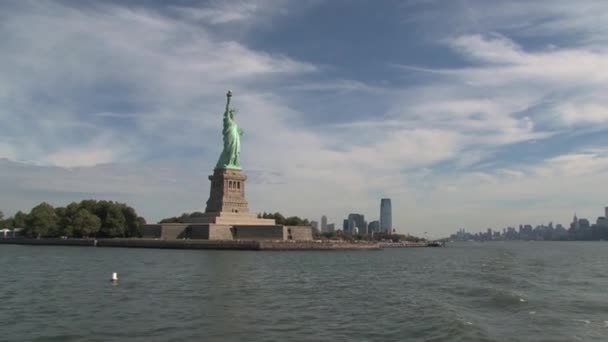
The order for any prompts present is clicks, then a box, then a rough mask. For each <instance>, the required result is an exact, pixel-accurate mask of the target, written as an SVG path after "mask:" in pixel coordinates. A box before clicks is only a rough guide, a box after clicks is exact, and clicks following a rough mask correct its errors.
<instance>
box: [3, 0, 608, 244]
mask: <svg viewBox="0 0 608 342" xmlns="http://www.w3.org/2000/svg"><path fill="white" fill-rule="evenodd" d="M0 22H1V23H2V24H1V25H0V41H2V42H3V43H2V48H1V49H0V158H1V160H0V189H2V191H0V209H1V210H3V211H5V212H6V213H8V214H12V213H14V212H15V211H16V210H19V209H21V210H25V209H29V208H30V207H31V206H33V205H35V204H36V203H39V202H41V201H48V202H50V203H52V204H54V205H65V204H66V203H68V202H70V201H73V200H80V199H83V198H90V197H93V198H104V199H115V200H120V201H126V202H128V203H130V204H132V205H134V206H135V207H136V208H137V209H138V211H139V212H140V213H141V214H142V215H144V216H145V217H146V218H147V219H148V220H149V221H155V220H158V219H160V218H162V217H166V216H172V215H175V214H179V213H181V212H184V211H193V210H201V209H202V208H204V203H205V201H206V199H207V196H208V191H209V184H208V180H207V178H206V176H207V175H208V174H209V173H210V172H211V169H212V168H213V166H214V164H215V162H216V160H217V157H218V155H219V152H220V149H221V134H220V128H221V115H222V107H223V104H224V100H225V97H224V94H225V92H226V90H227V89H232V91H233V92H234V98H233V99H234V105H235V106H236V107H237V108H238V109H239V113H238V115H237V120H238V122H239V124H240V126H241V127H242V128H243V129H244V131H245V135H244V136H243V151H242V157H243V164H244V168H245V170H246V171H247V173H248V175H249V186H248V194H247V195H248V198H249V201H250V203H251V209H252V210H254V211H281V212H284V213H286V214H289V215H300V216H305V217H308V218H311V219H318V218H319V217H320V216H321V215H322V214H327V215H328V217H329V220H330V222H336V223H338V224H340V222H341V220H342V218H343V217H344V216H346V215H347V214H348V213H350V212H361V213H363V214H365V215H366V218H367V219H368V220H371V219H377V217H378V214H379V202H380V198H381V197H391V198H392V199H393V210H394V211H395V212H394V219H393V222H394V223H395V226H396V228H397V229H398V230H399V231H401V232H409V233H413V234H422V233H423V232H425V231H428V232H429V234H430V235H434V236H442V235H445V234H447V233H449V232H451V231H453V230H455V229H456V228H457V227H467V228H470V229H471V230H476V229H484V228H486V227H502V226H508V225H517V224H519V223H532V224H540V223H546V222H549V221H554V222H555V221H556V222H561V223H567V222H568V220H570V218H571V216H572V214H573V212H574V211H576V212H577V213H578V214H579V216H586V217H589V218H590V219H592V220H594V219H595V218H596V217H597V216H599V215H601V213H602V207H603V206H605V205H608V202H607V201H606V196H605V194H606V190H605V187H604V186H603V184H605V182H606V180H607V177H606V170H607V169H608V148H606V143H607V142H608V134H606V133H607V130H608V100H606V97H605V94H606V93H607V90H608V45H607V44H608V24H607V23H608V3H606V2H605V1H577V2H573V1H560V0H553V1H533V2H531V1H471V0H469V1H464V0H459V1H425V0H415V1H381V2H380V1H379V2H370V1H321V0H312V1H288V0H277V1H262V0H260V1H202V2H199V1H176V2H172V3H170V2H164V1H163V2H161V1H158V2H154V1H130V2H128V4H127V3H125V2H122V1H113V2H112V1H107V2H93V1H78V2H76V1H73V2H72V1H55V2H45V1H12V2H10V1H5V2H2V3H1V4H0Z"/></svg>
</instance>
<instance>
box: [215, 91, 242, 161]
mask: <svg viewBox="0 0 608 342" xmlns="http://www.w3.org/2000/svg"><path fill="white" fill-rule="evenodd" d="M231 97H232V92H231V91H230V90H228V94H226V98H227V100H226V111H225V112H224V129H223V130H222V134H223V135H224V149H223V150H222V154H221V155H220V159H219V160H218V161H217V165H216V166H215V168H216V169H237V170H240V169H241V135H243V130H242V129H240V128H239V126H238V125H237V124H236V121H234V114H236V110H235V109H230V98H231Z"/></svg>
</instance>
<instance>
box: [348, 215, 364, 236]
mask: <svg viewBox="0 0 608 342" xmlns="http://www.w3.org/2000/svg"><path fill="white" fill-rule="evenodd" d="M347 221H348V230H347V231H345V232H346V233H350V234H357V233H361V234H366V233H367V222H365V215H362V214H355V213H352V214H348V220H347ZM355 228H359V229H355ZM355 232H356V233H355Z"/></svg>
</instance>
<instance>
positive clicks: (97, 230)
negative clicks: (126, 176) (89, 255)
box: [0, 199, 146, 238]
mask: <svg viewBox="0 0 608 342" xmlns="http://www.w3.org/2000/svg"><path fill="white" fill-rule="evenodd" d="M0 223H1V226H2V227H3V228H8V229H20V231H19V234H20V235H22V236H26V237H30V238H40V237H75V238H87V237H96V238H114V237H139V236H141V227H142V226H143V225H144V224H146V220H145V219H144V218H143V217H141V216H139V215H137V212H136V211H135V209H133V208H132V207H130V206H128V205H127V204H125V203H119V202H113V201H97V200H92V199H90V200H83V201H80V202H79V203H76V202H72V203H70V204H68V205H67V206H65V207H57V208H54V207H53V206H52V205H50V204H48V203H46V202H42V203H40V204H38V205H37V206H35V207H33V208H32V209H31V210H30V212H29V213H24V212H22V211H18V212H17V213H16V214H15V215H14V216H12V217H9V218H7V219H4V215H3V214H2V212H1V211H0Z"/></svg>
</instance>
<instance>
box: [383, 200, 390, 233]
mask: <svg viewBox="0 0 608 342" xmlns="http://www.w3.org/2000/svg"><path fill="white" fill-rule="evenodd" d="M380 231H382V232H386V233H392V231H393V211H392V209H391V199H390V198H383V199H382V200H380Z"/></svg>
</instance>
